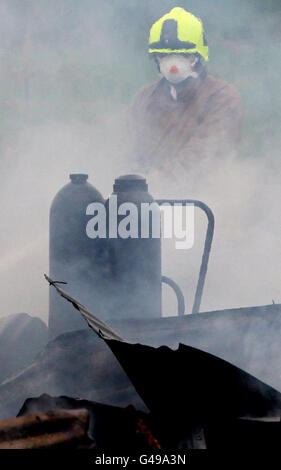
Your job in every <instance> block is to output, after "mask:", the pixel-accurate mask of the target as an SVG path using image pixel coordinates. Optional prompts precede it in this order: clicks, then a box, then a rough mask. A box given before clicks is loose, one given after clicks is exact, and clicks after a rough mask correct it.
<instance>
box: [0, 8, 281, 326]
mask: <svg viewBox="0 0 281 470" xmlns="http://www.w3.org/2000/svg"><path fill="white" fill-rule="evenodd" d="M174 6H182V7H184V8H185V9H187V10H188V11H190V12H192V13H193V14H195V15H196V16H199V17H200V18H201V19H202V21H203V24H204V27H205V31H206V34H207V38H208V42H209V47H210V62H209V64H208V69H209V72H210V73H211V74H213V75H215V76H217V77H220V78H223V79H224V80H226V81H228V82H230V83H232V84H234V85H235V86H236V87H237V88H238V90H239V92H240V93H241V96H242V100H243V104H244V126H243V140H242V143H241V154H240V159H239V162H238V163H237V164H235V165H234V167H229V166H228V165H227V166H226V167H225V166H224V165H223V164H222V166H220V167H217V168H215V169H214V174H212V175H209V179H208V180H206V175H204V176H202V182H201V185H200V188H202V191H201V190H200V191H199V190H198V191H197V188H196V186H197V185H196V184H195V183H194V187H190V189H189V188H186V189H184V188H183V189H182V193H181V197H186V198H188V197H193V196H196V197H198V198H199V199H202V200H204V201H205V202H206V203H207V204H208V203H209V205H210V206H211V207H213V209H214V212H215V215H216V214H218V225H217V235H216V244H215V246H214V250H215V251H214V254H213V257H212V258H211V260H210V267H209V276H208V282H207V285H206V291H205V295H204V299H203V305H202V309H203V310H207V309H216V308H231V307H239V306H246V305H259V304H269V303H271V302H272V300H274V301H275V302H276V303H277V302H278V301H279V302H280V300H281V296H280V278H281V276H280V274H281V259H280V225H281V224H280V148H281V132H280V127H281V126H280V125H281V93H280V75H281V73H280V72H281V60H280V47H281V3H280V0H267V1H266V2H265V1H264V0H243V1H242V0H228V1H227V2H225V1H223V0H189V1H177V2H174V1H169V0H142V1H141V2H140V1H136V0H111V1H110V2H109V1H104V2H100V1H97V0H79V2H77V1H75V0H48V1H47V0H2V1H1V3H0V102H1V106H0V171H1V184H0V196H1V205H0V217H1V231H0V294H1V308H0V316H4V315H8V314H11V313H16V312H27V313H29V314H30V315H32V316H40V317H41V318H42V319H43V320H45V321H47V315H48V287H47V285H45V281H44V279H43V273H44V272H48V211H49V206H50V203H51V200H52V198H53V197H54V195H55V193H56V192H57V190H58V189H59V188H60V187H61V186H62V185H63V184H65V183H67V181H68V175H69V173H71V172H76V171H77V172H86V173H89V181H90V182H91V183H92V184H94V185H95V186H97V188H98V189H99V190H100V191H101V192H102V193H103V195H104V196H106V195H107V194H108V193H109V192H110V191H111V189H112V183H113V179H114V178H115V177H118V176H119V175H120V174H122V173H129V172H130V155H129V154H128V151H127V145H126V132H125V131H124V128H123V119H124V116H125V114H126V107H127V105H128V104H129V102H130V100H131V99H132V97H133V96H134V94H135V93H136V92H137V90H138V89H139V88H140V87H141V86H143V85H144V84H146V83H149V82H151V81H154V80H156V79H157V78H158V76H157V71H156V69H155V66H154V64H153V62H152V61H150V60H149V58H148V55H147V41H148V34H149V29H150V27H151V25H152V24H153V22H154V21H156V20H157V19H158V18H159V17H160V16H162V15H163V14H165V13H167V12H168V11H169V10H170V9H171V8H173V7H174ZM206 188H207V189H206ZM224 191H225V192H224ZM151 192H152V194H153V195H155V196H156V197H166V196H167V197H172V196H173V194H174V193H173V189H172V188H171V190H170V194H168V191H166V187H165V185H164V183H163V185H161V181H158V182H157V184H156V183H155V184H154V185H152V187H151ZM177 196H180V194H177ZM222 206H223V209H222ZM226 214H228V217H226ZM229 214H232V215H231V216H230V217H229ZM234 224H235V226H234ZM199 238H200V237H199ZM199 248H200V249H201V245H200V247H199ZM199 248H198V250H197V251H198V253H199V252H200V249H199ZM197 251H196V250H195V252H196V253H197ZM196 253H195V258H194V261H193V260H192V259H191V260H190V262H188V261H186V260H185V261H184V263H183V264H181V263H182V261H181V259H178V260H177V261H174V260H173V261H171V259H170V258H167V260H166V261H165V256H164V268H165V273H164V274H167V275H170V274H171V275H172V277H174V278H175V277H176V274H177V273H179V272H181V273H182V275H181V276H180V278H179V279H176V280H177V281H179V283H181V286H182V287H183V288H185V286H187V285H188V282H189V281H190V292H193V290H194V282H195V281H196V280H197V275H198V269H199V262H200V258H198V253H197V254H196ZM177 255H178V254H177ZM178 256H180V258H182V257H183V254H182V253H180V254H179V255H178ZM186 263H189V266H190V268H189V267H188V265H187V264H186ZM172 265H173V266H172ZM188 270H189V274H188V275H187V274H186V272H187V271H188ZM188 296H189V297H192V294H191V293H188Z"/></svg>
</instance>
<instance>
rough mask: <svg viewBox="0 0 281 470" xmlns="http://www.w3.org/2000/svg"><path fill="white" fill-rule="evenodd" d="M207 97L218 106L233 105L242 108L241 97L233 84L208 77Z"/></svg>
mask: <svg viewBox="0 0 281 470" xmlns="http://www.w3.org/2000/svg"><path fill="white" fill-rule="evenodd" d="M204 88H205V95H206V99H207V100H208V101H212V102H213V103H215V102H216V103H217V105H219V104H222V105H230V104H231V105H232V106H237V107H241V96H240V93H239V91H238V89H237V88H236V87H235V86H234V85H232V84H231V83H228V82H226V81H225V80H222V79H221V78H216V77H214V76H212V75H208V76H207V77H206V81H205V87H204Z"/></svg>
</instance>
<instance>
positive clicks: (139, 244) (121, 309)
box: [106, 175, 161, 319]
mask: <svg viewBox="0 0 281 470" xmlns="http://www.w3.org/2000/svg"><path fill="white" fill-rule="evenodd" d="M128 203H131V204H133V206H134V207H135V209H134V211H133V212H134V214H135V215H136V214H137V215H136V217H135V219H134V220H132V217H131V219H130V222H128V225H129V224H130V223H131V224H135V223H136V222H137V227H136V226H135V227H129V229H130V235H129V236H128V237H126V238H124V234H123V235H122V233H121V230H120V228H121V225H122V223H123V224H124V223H125V224H126V221H125V218H126V217H128V214H129V213H130V208H129V206H128V205H127V204H128ZM153 203H154V204H153ZM150 204H152V205H153V206H154V207H153V211H152V212H151V215H150V219H149V220H150V223H149V227H144V225H145V224H146V221H145V220H144V217H143V216H142V206H144V205H146V207H148V206H149V205H150ZM151 207H152V206H151ZM106 208H107V241H108V250H109V255H110V265H111V280H112V283H111V285H112V288H111V306H109V307H108V308H109V310H110V311H111V313H110V316H111V318H118V319H125V318H160V317H161V238H160V208H159V206H158V205H157V204H156V203H155V202H154V200H153V197H152V196H151V195H150V194H149V192H148V185H147V183H146V180H145V178H143V177H142V176H139V175H124V176H120V177H119V178H117V179H116V180H115V183H114V186H113V193H112V194H111V196H110V197H109V198H108V200H107V201H106ZM136 211H137V212H136ZM153 212H154V215H152V214H153ZM130 215H131V216H132V214H130ZM154 216H155V223H156V225H157V224H158V225H159V227H158V228H159V235H158V236H155V233H154V234H153V231H152V223H153V222H152V218H153V217H154ZM115 217H116V221H115V220H114V219H115ZM127 220H128V219H127ZM122 221H123V222H122ZM123 228H124V226H123ZM143 228H144V230H143ZM156 232H157V227H156ZM125 235H126V234H125Z"/></svg>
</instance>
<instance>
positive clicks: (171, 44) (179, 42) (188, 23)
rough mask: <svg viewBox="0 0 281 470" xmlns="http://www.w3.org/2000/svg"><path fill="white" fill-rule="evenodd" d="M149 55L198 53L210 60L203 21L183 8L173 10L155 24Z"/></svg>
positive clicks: (150, 38) (150, 39)
mask: <svg viewBox="0 0 281 470" xmlns="http://www.w3.org/2000/svg"><path fill="white" fill-rule="evenodd" d="M149 53H159V54H160V53H165V54H169V53H190V54H195V53H198V54H200V55H201V56H202V57H203V58H204V59H205V60H208V58H209V57H208V54H209V48H208V46H207V42H206V38H205V35H204V30H203V25H202V22H201V20H200V19H199V18H196V16H194V15H192V14H191V13H189V12H187V11H185V10H184V9H183V8H179V7H176V8H173V9H172V10H171V11H170V12H169V13H167V14H166V15H164V16H163V17H162V18H160V19H159V20H158V21H156V23H154V24H153V26H152V28H151V30H150V37H149Z"/></svg>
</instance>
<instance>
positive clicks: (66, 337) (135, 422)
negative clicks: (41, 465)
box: [0, 175, 281, 451]
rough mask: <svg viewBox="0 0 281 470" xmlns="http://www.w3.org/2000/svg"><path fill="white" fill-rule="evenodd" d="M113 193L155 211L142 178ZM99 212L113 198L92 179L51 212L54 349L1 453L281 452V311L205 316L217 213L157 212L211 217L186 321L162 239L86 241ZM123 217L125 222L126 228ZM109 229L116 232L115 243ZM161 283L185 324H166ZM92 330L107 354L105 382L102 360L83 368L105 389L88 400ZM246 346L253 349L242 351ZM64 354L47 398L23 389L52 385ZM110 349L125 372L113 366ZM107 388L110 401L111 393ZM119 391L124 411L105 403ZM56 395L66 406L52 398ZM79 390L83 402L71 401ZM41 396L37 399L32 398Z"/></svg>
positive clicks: (78, 178)
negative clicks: (68, 361)
mask: <svg viewBox="0 0 281 470" xmlns="http://www.w3.org/2000/svg"><path fill="white" fill-rule="evenodd" d="M113 195H114V196H116V198H117V205H118V207H120V205H121V204H122V203H127V202H132V203H134V204H135V205H136V206H137V207H139V206H140V204H141V203H149V204H151V203H153V202H154V201H153V198H152V197H151V195H150V194H149V193H148V188H147V184H146V181H145V179H144V178H142V177H140V176H137V175H126V176H123V177H120V178H118V179H116V180H115V184H114V191H113ZM93 202H97V203H99V204H101V205H102V206H103V207H104V208H105V211H108V208H109V204H110V198H109V199H108V200H107V201H105V200H104V199H103V197H102V195H101V194H100V193H99V192H98V191H97V190H96V189H95V188H93V186H91V185H90V184H89V183H87V175H71V182H70V183H68V185H66V186H65V187H64V188H63V189H62V190H61V191H60V192H59V193H58V194H57V196H56V198H55V199H54V202H53V204H52V207H51V213H50V275H49V276H47V275H45V278H46V280H47V281H48V283H49V284H50V286H51V287H50V313H49V340H50V341H49V343H48V345H47V348H46V349H45V352H43V353H41V355H39V358H38V359H37V364H36V363H34V364H33V365H31V366H30V367H29V368H28V369H26V371H23V373H22V374H20V375H19V376H18V377H17V378H16V380H17V384H18V385H19V384H24V387H25V390H26V392H27V391H28V390H29V395H26V396H25V401H24V400H23V401H24V403H23V401H21V406H20V407H18V409H19V408H20V411H18V417H17V418H9V419H7V420H5V421H2V422H0V447H2V448H58V447H60V448H87V449H89V448H90V449H91V448H97V449H111V450H112V449H118V450H119V451H120V450H127V451H128V450H130V451H138V450H143V449H147V450H149V449H150V450H161V449H163V450H165V449H206V448H207V449H221V448H225V449H233V448H235V449H237V448H241V449H245V448H247V449H249V448H257V446H262V447H263V448H264V447H265V446H266V447H271V448H275V447H277V446H278V445H279V443H280V415H281V393H280V392H279V391H278V389H279V390H280V387H281V383H280V377H279V374H278V369H279V362H280V361H279V357H280V339H279V337H280V327H281V308H280V306H279V305H275V304H274V305H270V306H266V307H251V308H241V309H233V310H225V311H217V312H204V313H200V314H199V310H200V302H201V297H202V293H203V288H204V282H205V277H206V273H207V266H208V260H209V254H210V250H211V245H212V239H213V232H214V216H213V214H212V211H211V210H210V209H209V208H208V207H207V206H206V205H205V204H204V203H202V202H200V201H192V200H182V201H178V200H161V201H160V200H159V201H156V202H157V203H158V204H159V205H160V204H163V203H168V204H170V205H172V206H173V205H176V204H182V205H187V204H194V206H195V208H196V207H197V208H199V209H201V210H203V211H204V212H205V214H206V215H207V219H208V226H207V232H206V239H205V245H204V252H203V256H202V262H201V268H200V273H199V279H198V284H197V289H196V294H195V299H194V303H193V308H192V314H191V315H185V300H184V297H183V294H182V292H181V290H180V288H179V286H178V285H177V284H176V283H175V282H174V281H173V280H172V279H169V278H167V277H165V276H162V273H161V240H160V237H158V238H153V236H152V233H151V231H149V236H148V237H147V238H145V239H143V238H141V237H138V238H135V239H134V238H130V237H128V238H126V239H124V238H121V237H117V238H113V239H110V237H108V236H107V237H105V238H97V239H95V240H91V239H89V237H87V234H86V230H85V227H86V225H87V222H88V220H89V214H88V213H87V207H88V206H89V204H92V203H93ZM124 215H125V214H122V216H121V215H120V214H118V220H121V219H122V217H123V218H124ZM118 220H117V222H118ZM108 230H109V227H108V225H107V227H106V233H107V235H108ZM163 282H164V283H166V284H168V285H169V286H170V287H171V288H172V289H173V290H174V292H175V294H176V297H177V300H178V316H177V317H161V311H162V307H161V284H162V283H163ZM58 294H59V295H58ZM79 312H80V313H79ZM92 312H94V314H93V313H92ZM85 320H86V321H85ZM87 325H88V326H89V327H90V328H91V329H92V330H93V331H94V332H95V333H96V335H97V336H96V342H95V343H90V344H93V346H90V348H93V350H92V351H90V350H88V353H89V357H90V354H91V353H93V354H94V355H95V354H96V356H97V357H101V356H99V354H100V352H101V351H103V344H104V345H106V346H105V350H104V351H105V356H103V357H104V358H105V359H103V360H102V361H101V365H100V369H99V370H98V372H97V373H96V375H95V367H93V366H92V364H93V359H92V358H89V361H88V362H87V361H86V362H83V365H84V369H83V374H84V375H85V371H87V372H86V375H87V376H89V377H90V378H89V380H90V381H91V380H92V385H91V387H92V389H95V387H96V389H97V390H96V391H95V393H96V394H94V395H91V394H89V393H87V395H88V396H90V399H88V398H87V397H86V396H83V383H84V382H85V380H86V378H85V377H84V376H82V369H79V364H80V363H79V358H80V357H82V356H85V350H86V348H89V346H88V345H87V341H88V340H89V333H91V332H90V331H89V330H88V331H85V327H87ZM261 334H262V337H263V342H264V344H265V349H264V348H263V351H262V353H260V351H259V341H260V338H261ZM90 336H91V338H92V336H93V335H92V334H90ZM124 338H126V340H125V339H124ZM91 340H92V339H91ZM247 340H249V341H250V344H251V345H254V347H251V348H247V347H246V348H245V347H244V348H243V347H242V345H244V344H247ZM58 346H60V347H61V350H60V355H57V356H56V355H55V356H54V359H55V362H56V364H57V366H55V368H57V369H61V370H60V371H59V372H58V371H57V375H55V376H52V381H53V382H56V388H52V386H51V384H50V380H49V382H48V380H47V379H46V378H44V381H43V382H42V383H44V386H45V387H46V390H41V393H38V392H40V387H39V388H38V387H37V389H36V393H34V392H33V390H35V389H34V388H33V389H32V387H31V388H30V387H29V388H28V386H27V385H26V383H27V381H28V379H29V380H30V377H37V375H36V374H38V370H40V369H42V367H46V369H44V370H43V372H44V375H45V376H46V375H47V373H48V374H51V372H52V366H51V367H50V365H48V367H49V368H47V366H46V364H47V363H48V358H49V357H50V355H52V351H55V353H57V350H58ZM83 346H84V347H85V350H83ZM67 348H70V349H72V351H71V353H72V354H73V356H71V357H73V358H75V357H77V361H78V362H77V369H75V367H76V366H75V362H76V359H73V368H74V372H73V375H74V376H75V378H73V377H72V376H71V380H70V375H68V371H67V367H66V365H65V363H63V362H59V361H60V360H61V359H60V358H61V357H62V355H63V354H64V352H66V351H67ZM265 350H266V354H264V351H265ZM108 351H111V352H112V353H113V355H114V357H115V358H116V359H117V361H118V362H117V361H116V362H115V363H113V362H111V358H110V356H109V355H108ZM48 354H49V356H48ZM67 357H68V356H67ZM69 357H70V356H69ZM49 362H50V361H49ZM118 363H119V365H121V368H122V369H123V371H124V372H125V375H126V377H125V375H124V372H122V370H121V368H120V369H119V365H118ZM51 364H53V363H52V362H51ZM75 372H76V375H75ZM32 374H33V375H32ZM122 374H123V375H122ZM54 377H55V379H54ZM63 377H64V378H65V382H66V383H67V386H65V388H63V384H62V382H63ZM128 379H129V382H128ZM46 380H47V381H46ZM278 380H279V381H278ZM126 381H127V382H126ZM81 383H82V384H81ZM119 383H122V384H123V385H121V391H120V390H119V389H118V384H119ZM106 384H109V385H108V387H107V386H106ZM269 384H271V385H269ZM18 385H17V386H18ZM132 386H133V387H132ZM5 387H6V389H5ZM13 387H14V384H13V383H12V382H8V383H6V384H5V385H4V393H6V396H7V395H8V394H11V393H13V390H14V389H15V388H13ZM67 387H68V388H67ZM79 387H80V388H79ZM130 387H131V388H130ZM1 388H3V387H1V386H0V398H1ZM41 388H43V385H42V387H41ZM109 388H110V392H111V394H112V395H107V393H108V389H109ZM98 389H100V395H99V393H98ZM117 389H118V400H119V401H118V400H116V401H114V399H113V400H112V398H109V399H107V398H106V397H109V396H110V397H112V396H114V393H115V392H116V394H117ZM49 390H51V392H52V390H55V391H58V392H59V394H60V395H61V396H58V394H57V393H56V396H51V395H49V394H46V393H43V392H46V391H47V392H48V393H49ZM132 390H133V391H132ZM65 391H66V392H67V395H68V396H65V395H66V394H65ZM77 391H78V392H79V396H81V398H80V399H75V398H72V397H74V396H75V397H76V396H77ZM135 392H137V393H136V394H135V395H134V393H135ZM32 394H33V396H34V395H37V396H38V395H40V396H39V397H38V398H28V399H26V398H27V397H28V396H32ZM52 395H53V393H52ZM3 396H4V395H3ZM96 397H98V398H99V399H98V400H96ZM100 397H103V398H102V399H100ZM136 397H137V399H136ZM92 398H94V399H92ZM138 400H139V401H138ZM16 403H17V404H18V403H20V398H19V396H18V398H17V400H16V399H14V404H13V406H15V404H16ZM22 403H23V404H22ZM12 409H13V407H12V405H11V408H10V410H12ZM36 423H37V424H36ZM38 423H39V424H38ZM11 430H13V431H11ZM222 430H223V432H222Z"/></svg>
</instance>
